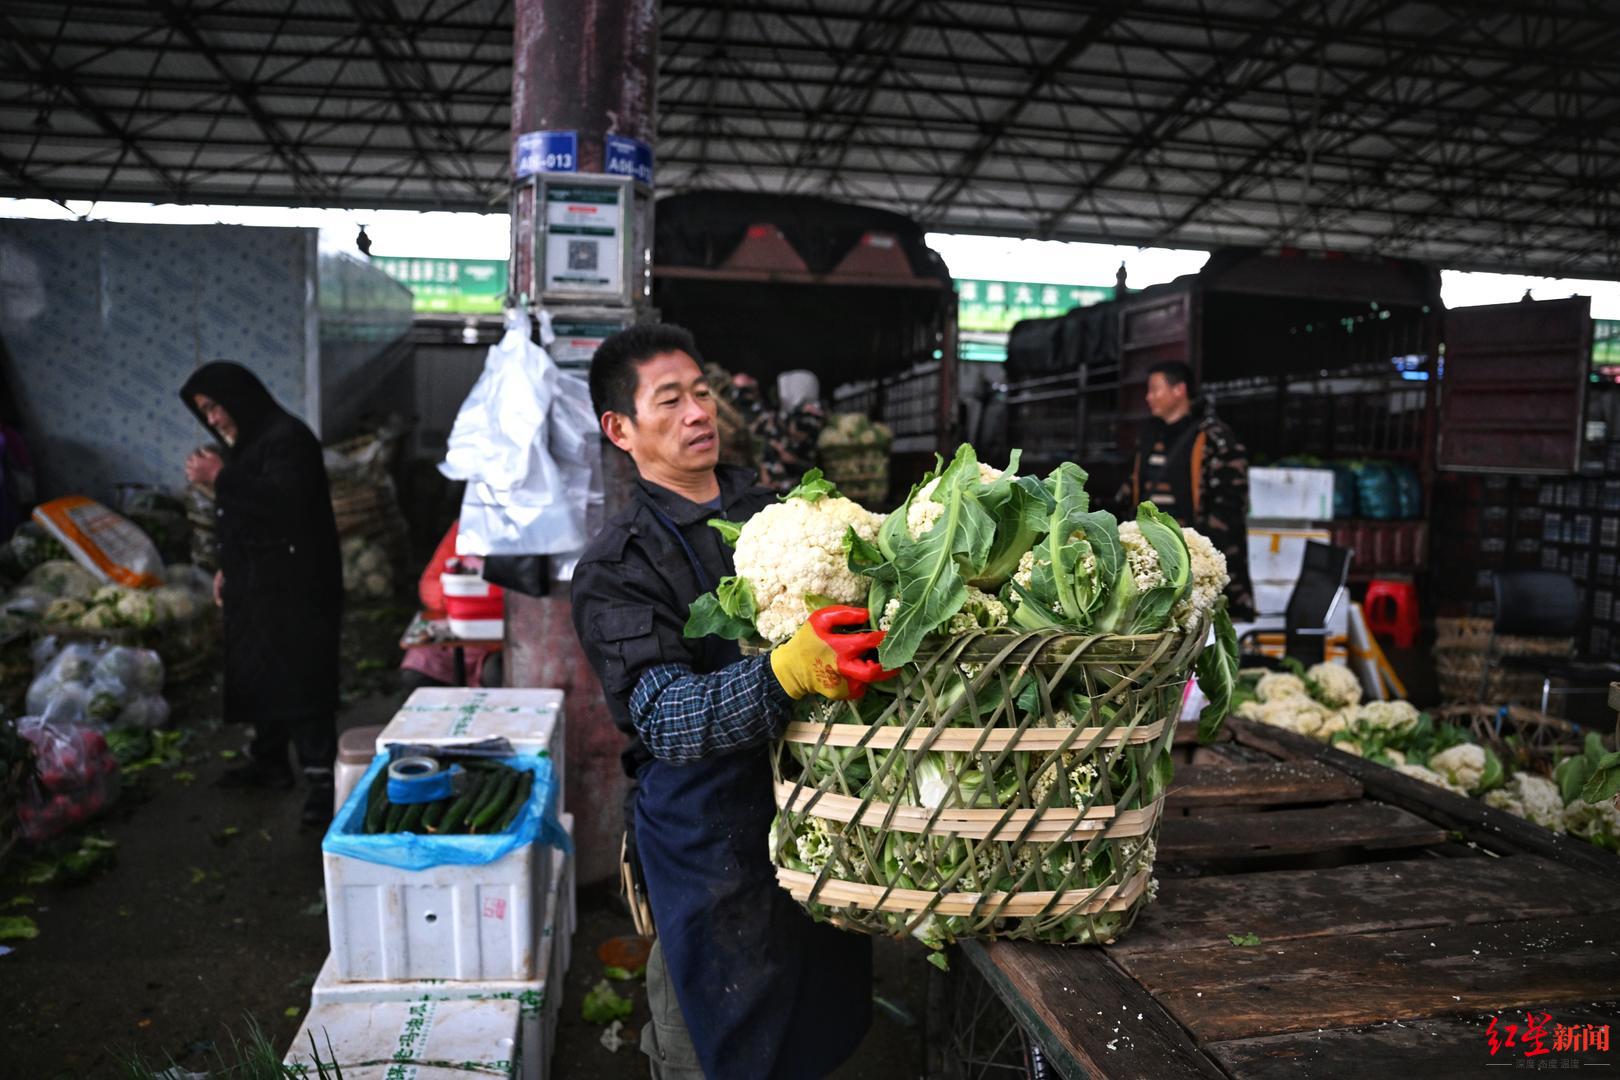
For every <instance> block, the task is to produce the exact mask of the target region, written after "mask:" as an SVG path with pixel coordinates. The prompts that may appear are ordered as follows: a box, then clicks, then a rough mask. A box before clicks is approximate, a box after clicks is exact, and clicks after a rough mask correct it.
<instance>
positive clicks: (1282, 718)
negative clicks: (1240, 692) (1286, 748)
mask: <svg viewBox="0 0 1620 1080" xmlns="http://www.w3.org/2000/svg"><path fill="white" fill-rule="evenodd" d="M1238 715H1239V716H1242V717H1243V718H1244V719H1245V720H1258V721H1259V722H1260V723H1262V724H1270V725H1271V726H1272V727H1280V728H1282V729H1283V730H1285V731H1293V732H1297V733H1298V734H1300V735H1309V736H1311V737H1313V738H1318V737H1322V735H1321V731H1322V726H1323V725H1324V724H1326V723H1328V721H1329V720H1330V719H1331V716H1332V714H1331V713H1329V712H1328V710H1326V709H1324V708H1323V707H1322V706H1320V705H1318V704H1317V703H1316V702H1314V701H1312V700H1311V699H1310V698H1308V697H1284V698H1277V699H1275V700H1272V701H1250V702H1247V703H1245V704H1244V705H1243V706H1241V707H1240V709H1239V711H1238Z"/></svg>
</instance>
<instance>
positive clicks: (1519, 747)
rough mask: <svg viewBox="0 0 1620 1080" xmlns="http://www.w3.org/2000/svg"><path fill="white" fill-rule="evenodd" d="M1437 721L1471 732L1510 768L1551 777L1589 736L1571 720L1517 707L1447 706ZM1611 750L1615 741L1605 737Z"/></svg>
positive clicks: (1435, 712)
mask: <svg viewBox="0 0 1620 1080" xmlns="http://www.w3.org/2000/svg"><path fill="white" fill-rule="evenodd" d="M1431 715H1432V716H1433V717H1434V719H1435V720H1437V721H1440V722H1443V723H1448V724H1457V725H1460V726H1462V727H1464V728H1467V729H1468V732H1469V734H1470V735H1471V736H1472V737H1473V739H1474V741H1475V742H1477V743H1479V744H1480V745H1481V746H1489V747H1490V748H1491V749H1492V750H1493V751H1495V753H1496V756H1497V757H1499V758H1501V759H1502V763H1503V764H1504V765H1506V766H1508V768H1509V769H1511V770H1515V771H1519V772H1533V773H1536V774H1538V775H1540V776H1549V777H1550V776H1551V775H1552V771H1553V767H1554V766H1556V765H1557V764H1558V762H1559V761H1560V760H1561V759H1563V758H1565V757H1568V756H1569V755H1570V754H1578V753H1580V752H1581V750H1582V748H1583V747H1584V745H1585V740H1586V734H1585V732H1583V731H1582V730H1581V729H1580V728H1578V727H1576V726H1575V725H1574V724H1571V723H1570V722H1569V721H1568V720H1562V719H1559V718H1558V717H1556V716H1548V715H1547V714H1546V713H1543V712H1537V711H1536V710H1535V709H1527V708H1522V707H1521V706H1518V705H1489V704H1484V705H1444V706H1441V707H1440V708H1438V709H1435V710H1433V712H1432V713H1431ZM1604 742H1605V744H1607V745H1608V746H1609V748H1610V749H1613V748H1614V744H1613V740H1612V739H1611V738H1610V737H1608V736H1605V737H1604Z"/></svg>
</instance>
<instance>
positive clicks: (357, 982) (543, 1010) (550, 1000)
mask: <svg viewBox="0 0 1620 1080" xmlns="http://www.w3.org/2000/svg"><path fill="white" fill-rule="evenodd" d="M562 703H563V695H562V692H561V691H558V690H515V689H511V690H477V689H460V688H431V689H422V690H418V691H416V692H415V693H414V694H412V695H411V697H410V699H409V700H407V701H406V702H405V704H404V706H403V707H402V708H401V709H400V711H399V712H398V713H397V714H396V715H395V716H394V718H393V719H392V720H391V721H390V722H389V723H388V725H387V726H386V727H384V728H383V729H382V731H381V733H380V734H379V735H378V736H377V739H376V751H377V755H378V756H379V757H386V756H387V755H388V753H389V751H390V748H391V747H393V746H395V745H404V744H409V745H416V746H446V747H449V746H456V745H465V744H469V743H475V742H479V741H481V740H484V739H490V738H495V737H500V738H504V739H506V740H507V741H508V742H510V743H511V744H512V747H513V749H514V751H515V752H516V753H517V754H519V755H524V756H531V755H532V756H541V757H546V758H549V759H550V763H551V769H552V777H553V781H554V787H553V791H554V805H555V807H556V810H557V812H558V815H559V816H560V819H561V822H562V826H563V830H564V831H565V832H566V833H567V834H568V835H569V836H570V837H572V835H573V817H572V815H570V814H568V813H566V812H565V806H566V803H565V802H564V789H563V773H564V761H563V754H564V725H563V710H562ZM353 797H357V798H361V799H363V798H364V797H365V796H364V792H363V791H357V792H356V793H355V795H354V796H353ZM341 821H342V815H340V817H339V819H338V822H337V823H335V824H334V827H337V825H338V824H340V823H341ZM438 839H440V840H451V841H453V840H454V839H455V838H453V837H440V838H438ZM478 839H485V838H482V837H480V838H478ZM323 858H324V860H325V863H326V867H325V869H326V901H327V919H328V926H329V930H330V934H331V942H332V952H331V955H329V956H328V957H327V959H326V963H325V964H324V965H323V966H322V968H321V972H320V975H319V976H318V977H317V979H316V981H315V988H314V994H313V999H312V1002H311V1008H310V1012H309V1014H308V1017H307V1018H306V1021H305V1023H304V1027H303V1029H302V1030H300V1032H299V1034H298V1038H297V1040H296V1041H295V1043H294V1045H293V1047H292V1049H291V1050H290V1051H289V1054H288V1057H287V1061H288V1062H289V1063H290V1064H291V1063H303V1064H305V1065H306V1066H307V1065H310V1064H312V1060H313V1059H312V1056H311V1055H312V1053H314V1052H319V1053H320V1054H321V1055H322V1057H323V1058H324V1059H325V1060H327V1061H331V1060H333V1058H334V1057H335V1058H336V1060H337V1062H338V1064H339V1065H341V1066H343V1069H344V1075H345V1076H348V1075H350V1073H351V1070H350V1067H349V1063H358V1062H363V1061H376V1060H393V1061H398V1060H401V1059H399V1058H398V1057H397V1055H398V1054H400V1053H406V1054H407V1055H408V1057H409V1058H411V1059H412V1060H419V1061H420V1060H472V1061H476V1062H478V1064H479V1066H480V1069H487V1070H489V1071H490V1074H492V1075H510V1076H512V1077H521V1078H522V1080H548V1077H549V1074H550V1060H551V1050H552V1045H553V1043H554V1042H555V1039H556V1029H557V1019H558V1016H559V1011H560V1008H561V997H562V985H563V976H564V974H565V973H566V972H567V970H568V964H569V961H570V960H571V948H570V945H571V942H572V938H573V932H574V925H575V914H576V913H575V901H574V861H573V858H572V856H571V855H569V854H567V853H565V852H564V851H562V850H561V849H559V848H553V847H543V846H541V845H540V844H538V843H536V844H529V845H524V846H522V847H519V848H517V849H516V850H514V851H512V852H510V853H508V854H506V855H504V856H503V857H501V858H498V859H496V860H494V861H492V862H487V863H474V864H462V863H453V862H452V863H446V864H441V865H435V866H430V867H428V868H426V869H421V870H407V869H403V868H400V867H395V866H391V865H384V864H382V863H378V862H370V861H366V860H362V859H356V858H351V857H347V856H345V855H342V854H337V853H334V852H331V851H327V852H324V853H323ZM463 1030H465V1031H466V1032H467V1033H472V1032H478V1033H480V1036H479V1037H481V1038H484V1039H486V1040H487V1041H486V1043H485V1044H483V1046H482V1047H481V1049H480V1051H479V1053H480V1056H477V1057H474V1058H467V1059H461V1058H454V1057H447V1056H446V1054H447V1053H449V1052H450V1047H449V1046H440V1045H438V1044H436V1043H435V1044H433V1045H432V1046H431V1047H429V1044H428V1042H427V1041H426V1040H427V1039H428V1036H429V1035H434V1036H435V1037H441V1038H450V1037H451V1035H452V1034H453V1033H456V1032H460V1031H463ZM503 1033H504V1034H503ZM311 1034H313V1036H314V1049H313V1050H312V1048H311V1045H310V1039H309V1036H310V1035H311ZM328 1037H330V1038H331V1040H332V1049H331V1052H328V1048H327V1041H326V1040H327V1038H328ZM502 1040H506V1041H505V1042H503V1041H502ZM419 1044H420V1045H419ZM503 1047H505V1048H506V1049H509V1050H510V1053H509V1054H505V1056H503V1054H504V1050H503V1049H502V1048H503ZM419 1051H421V1053H419ZM486 1059H487V1060H486ZM481 1074H482V1073H481ZM362 1075H369V1074H366V1073H362ZM378 1075H379V1076H381V1075H382V1073H378Z"/></svg>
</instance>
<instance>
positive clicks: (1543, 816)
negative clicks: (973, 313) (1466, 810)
mask: <svg viewBox="0 0 1620 1080" xmlns="http://www.w3.org/2000/svg"><path fill="white" fill-rule="evenodd" d="M1484 798H1485V805H1487V806H1494V807H1496V808H1497V809H1498V810H1506V811H1507V812H1508V813H1510V814H1514V815H1516V816H1518V817H1522V818H1524V819H1525V820H1526V821H1533V822H1535V823H1536V824H1537V825H1540V826H1541V827H1542V828H1544V829H1551V830H1552V831H1553V832H1563V831H1564V800H1563V797H1562V796H1561V795H1559V794H1558V785H1557V784H1555V783H1553V782H1552V781H1551V780H1549V779H1547V778H1546V777H1545V776H1537V775H1535V774H1534V773H1523V772H1521V773H1514V774H1513V776H1511V777H1509V778H1508V782H1507V784H1506V785H1505V786H1503V787H1499V788H1497V789H1496V790H1495V791H1487V792H1486V793H1485V797H1484Z"/></svg>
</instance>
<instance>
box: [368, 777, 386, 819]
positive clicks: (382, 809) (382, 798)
mask: <svg viewBox="0 0 1620 1080" xmlns="http://www.w3.org/2000/svg"><path fill="white" fill-rule="evenodd" d="M387 817H388V770H387V769H382V770H380V771H379V772H378V773H377V778H376V779H375V780H373V781H372V782H371V791H370V793H369V794H367V795H366V817H365V830H366V832H368V833H375V832H380V831H382V827H383V822H384V821H385V820H387Z"/></svg>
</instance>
